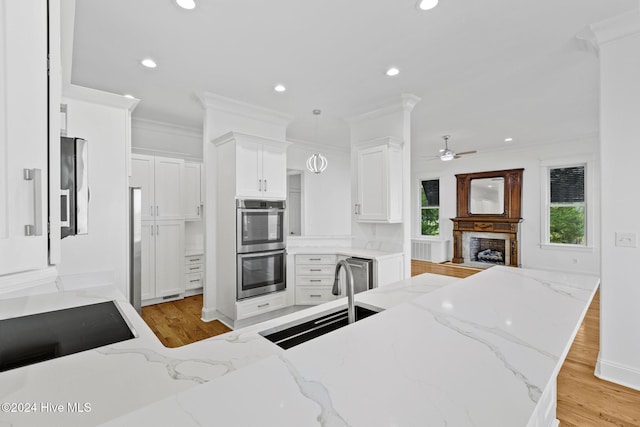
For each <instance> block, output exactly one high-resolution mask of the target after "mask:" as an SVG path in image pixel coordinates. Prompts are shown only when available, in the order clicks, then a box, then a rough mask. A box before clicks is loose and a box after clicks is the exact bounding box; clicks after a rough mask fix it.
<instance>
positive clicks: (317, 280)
mask: <svg viewBox="0 0 640 427" xmlns="http://www.w3.org/2000/svg"><path fill="white" fill-rule="evenodd" d="M309 281H310V282H314V283H316V282H322V279H310V280H309Z"/></svg>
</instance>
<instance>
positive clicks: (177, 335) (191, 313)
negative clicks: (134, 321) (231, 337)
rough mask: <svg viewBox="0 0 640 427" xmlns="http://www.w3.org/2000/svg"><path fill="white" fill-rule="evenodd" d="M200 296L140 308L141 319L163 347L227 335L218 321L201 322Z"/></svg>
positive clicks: (173, 346) (226, 330)
mask: <svg viewBox="0 0 640 427" xmlns="http://www.w3.org/2000/svg"><path fill="white" fill-rule="evenodd" d="M201 312H202V295H195V296H192V297H187V298H184V299H182V300H178V301H169V302H164V303H161V304H156V305H150V306H146V307H142V318H143V319H144V321H145V322H146V323H147V325H149V328H151V330H152V331H153V333H154V334H156V336H157V337H158V339H159V340H160V342H162V344H163V345H164V346H165V347H170V348H175V347H180V346H183V345H187V344H191V343H194V342H197V341H201V340H203V339H207V338H211V337H214V336H216V335H220V334H224V333H226V332H229V331H231V329H230V328H228V327H227V326H226V325H225V324H223V323H222V322H220V321H218V320H214V321H211V322H204V321H202V319H201V318H200V315H201Z"/></svg>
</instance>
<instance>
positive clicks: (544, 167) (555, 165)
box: [540, 157, 594, 250]
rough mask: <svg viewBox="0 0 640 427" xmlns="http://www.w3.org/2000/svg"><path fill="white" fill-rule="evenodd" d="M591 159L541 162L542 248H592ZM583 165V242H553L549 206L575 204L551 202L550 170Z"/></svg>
mask: <svg viewBox="0 0 640 427" xmlns="http://www.w3.org/2000/svg"><path fill="white" fill-rule="evenodd" d="M592 163H593V161H592V159H591V158H588V157H572V158H567V159H558V160H554V161H545V162H542V163H541V178H542V179H541V180H540V181H541V182H542V201H541V202H542V203H541V208H542V209H541V210H542V212H541V221H540V225H541V227H540V231H541V243H540V246H541V247H542V248H547V249H574V250H585V249H586V250H592V249H593V246H592V245H593V241H594V236H593V220H594V216H593V215H594V212H593V203H592V202H591V201H592V200H593V197H592V188H593V185H592V179H593V176H592V175H593V174H592V166H591V165H592ZM580 166H583V167H584V202H583V206H584V243H583V244H577V243H553V242H551V232H550V228H551V218H550V215H551V207H553V206H556V207H558V206H563V205H564V206H576V204H574V203H572V204H562V203H551V170H552V169H563V168H572V167H580Z"/></svg>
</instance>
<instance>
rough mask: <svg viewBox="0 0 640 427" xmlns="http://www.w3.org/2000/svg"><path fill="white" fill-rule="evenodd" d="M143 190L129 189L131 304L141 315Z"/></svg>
mask: <svg viewBox="0 0 640 427" xmlns="http://www.w3.org/2000/svg"><path fill="white" fill-rule="evenodd" d="M141 286H142V189H141V188H139V187H130V188H129V302H131V305H133V308H135V309H136V311H138V313H141V310H142V308H141V307H142V306H141Z"/></svg>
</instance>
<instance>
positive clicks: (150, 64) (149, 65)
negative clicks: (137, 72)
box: [140, 58, 158, 68]
mask: <svg viewBox="0 0 640 427" xmlns="http://www.w3.org/2000/svg"><path fill="white" fill-rule="evenodd" d="M140 63H141V64H142V65H144V66H145V67H147V68H156V67H157V66H158V64H156V61H154V60H153V59H151V58H145V59H143V60H142V61H140Z"/></svg>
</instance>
